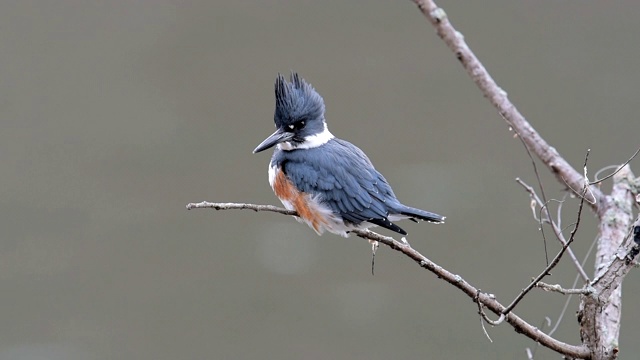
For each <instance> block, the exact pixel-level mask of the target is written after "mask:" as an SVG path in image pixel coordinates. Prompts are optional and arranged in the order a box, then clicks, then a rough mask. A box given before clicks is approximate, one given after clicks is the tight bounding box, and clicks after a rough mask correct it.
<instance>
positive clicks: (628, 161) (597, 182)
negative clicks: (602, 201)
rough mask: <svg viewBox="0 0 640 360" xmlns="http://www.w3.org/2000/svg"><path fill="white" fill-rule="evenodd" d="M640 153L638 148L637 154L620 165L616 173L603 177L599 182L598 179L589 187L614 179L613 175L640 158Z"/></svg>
mask: <svg viewBox="0 0 640 360" xmlns="http://www.w3.org/2000/svg"><path fill="white" fill-rule="evenodd" d="M638 153H640V148H638V150H636V152H635V153H633V155H631V157H630V158H629V160H627V161H625V162H624V164H622V165H620V166H619V167H618V169H617V170H616V171H614V172H612V173H611V174H609V175H607V176H605V177H603V178H602V179H600V180H597V179H596V180H595V181H593V182H590V183H589V185H596V184H599V183H601V182H603V181H605V180H607V179H608V178H610V177H613V175H615V174H617V173H618V172H619V171H620V170H622V168H623V167H625V166H626V165H627V164H628V163H630V162H631V160H633V158H635V157H636V156H638Z"/></svg>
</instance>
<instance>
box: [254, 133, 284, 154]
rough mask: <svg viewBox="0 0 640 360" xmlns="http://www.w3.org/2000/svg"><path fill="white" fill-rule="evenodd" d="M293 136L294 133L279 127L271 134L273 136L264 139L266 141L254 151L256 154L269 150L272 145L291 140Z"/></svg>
mask: <svg viewBox="0 0 640 360" xmlns="http://www.w3.org/2000/svg"><path fill="white" fill-rule="evenodd" d="M292 138H293V134H292V133H288V132H286V131H284V130H282V129H278V130H276V132H274V133H273V134H271V136H269V137H268V138H266V139H264V141H263V142H261V143H260V145H258V147H256V148H255V149H254V150H253V153H254V154H255V153H259V152H260V151H263V150H267V149H268V148H270V147H273V146H275V145H277V144H280V143H281V142H285V141H289V140H291V139H292Z"/></svg>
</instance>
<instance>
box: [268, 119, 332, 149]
mask: <svg viewBox="0 0 640 360" xmlns="http://www.w3.org/2000/svg"><path fill="white" fill-rule="evenodd" d="M334 137H335V136H333V134H332V133H331V132H330V131H329V129H328V128H327V123H324V130H322V132H321V133H319V134H315V135H309V136H307V137H305V138H304V142H302V143H299V144H297V143H291V142H289V141H285V142H283V143H280V144H278V148H279V149H281V150H286V151H289V150H295V149H311V148H315V147H318V146H321V145H324V144H326V143H328V142H329V140H331V139H333V138H334Z"/></svg>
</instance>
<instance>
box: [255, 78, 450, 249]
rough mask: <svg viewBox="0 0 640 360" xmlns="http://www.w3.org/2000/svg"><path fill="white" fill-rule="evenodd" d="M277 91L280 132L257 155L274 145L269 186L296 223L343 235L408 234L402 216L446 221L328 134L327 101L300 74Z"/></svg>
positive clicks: (282, 82)
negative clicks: (413, 203) (403, 198)
mask: <svg viewBox="0 0 640 360" xmlns="http://www.w3.org/2000/svg"><path fill="white" fill-rule="evenodd" d="M275 94H276V109H275V114H274V117H273V119H274V122H275V124H276V132H274V133H273V134H271V136H269V137H268V138H266V139H265V140H264V141H263V142H262V143H260V145H258V147H256V148H255V150H253V153H254V154H255V153H257V152H260V151H263V150H266V149H269V148H271V147H273V146H276V150H275V151H274V153H273V157H272V158H271V162H270V164H269V184H270V185H271V188H272V189H273V191H274V192H275V193H276V196H278V198H279V199H280V201H282V204H283V205H284V206H285V207H286V208H287V209H289V210H295V211H296V212H297V213H298V215H299V217H297V219H298V221H304V222H306V223H307V224H308V225H309V226H310V227H311V228H313V230H315V231H316V233H318V235H321V234H322V233H323V232H324V231H325V230H327V231H329V232H332V233H334V234H338V235H341V236H344V237H347V236H348V232H349V231H350V230H354V229H366V228H369V227H371V226H375V225H378V226H382V227H384V228H387V229H389V230H391V231H395V232H397V233H399V234H402V235H406V234H407V232H406V231H404V230H403V229H402V228H401V227H399V226H398V225H396V224H394V223H393V222H392V221H397V220H400V219H410V220H413V221H415V222H417V220H418V219H419V220H425V221H428V222H432V223H443V222H444V219H445V217H444V216H441V215H438V214H434V213H431V212H428V211H424V210H420V209H415V208H412V207H408V206H405V205H403V204H401V203H400V201H398V199H397V198H396V196H395V194H394V193H393V190H391V187H390V186H389V183H387V180H385V178H384V176H382V174H380V173H379V172H378V171H377V170H376V169H375V168H374V167H373V164H371V161H370V160H369V158H368V157H367V155H365V154H364V152H362V150H360V149H359V148H358V147H356V146H355V145H353V144H351V143H349V142H347V141H344V140H341V139H338V138H336V137H335V136H333V134H331V133H330V132H329V130H328V128H327V123H326V121H325V118H324V109H325V108H324V100H323V99H322V97H321V96H320V94H318V92H316V90H315V89H314V88H313V87H312V86H311V85H310V84H308V83H307V82H306V81H305V80H304V79H302V78H300V76H298V74H297V73H294V72H292V73H291V77H290V81H288V82H287V81H286V80H285V78H284V77H283V76H282V75H280V74H278V77H277V78H276V83H275Z"/></svg>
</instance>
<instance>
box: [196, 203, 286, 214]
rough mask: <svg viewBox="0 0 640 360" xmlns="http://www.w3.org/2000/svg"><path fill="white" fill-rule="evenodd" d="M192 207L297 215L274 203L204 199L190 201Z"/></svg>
mask: <svg viewBox="0 0 640 360" xmlns="http://www.w3.org/2000/svg"><path fill="white" fill-rule="evenodd" d="M191 209H216V210H245V209H248V210H253V211H271V212H276V213H280V214H283V215H293V216H297V215H298V213H297V212H296V211H295V210H287V209H283V208H280V207H277V206H273V205H255V204H238V203H212V202H208V201H203V202H199V203H188V204H187V210H191Z"/></svg>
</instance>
